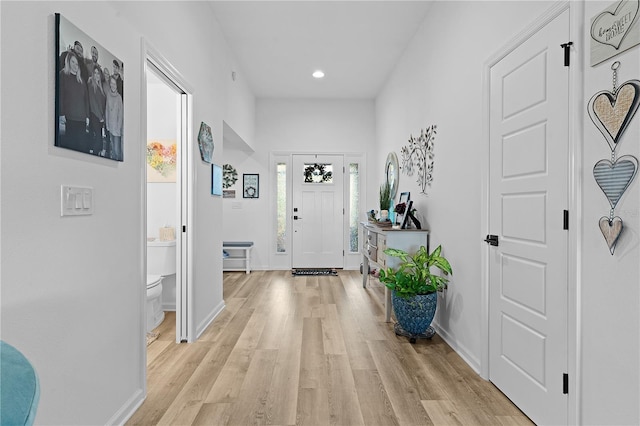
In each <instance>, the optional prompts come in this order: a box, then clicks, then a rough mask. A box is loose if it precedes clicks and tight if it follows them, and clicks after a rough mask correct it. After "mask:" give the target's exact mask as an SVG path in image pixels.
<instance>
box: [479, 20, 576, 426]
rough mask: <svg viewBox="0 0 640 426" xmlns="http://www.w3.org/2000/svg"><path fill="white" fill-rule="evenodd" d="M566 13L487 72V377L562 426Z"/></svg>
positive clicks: (533, 414)
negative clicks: (492, 238) (493, 238)
mask: <svg viewBox="0 0 640 426" xmlns="http://www.w3.org/2000/svg"><path fill="white" fill-rule="evenodd" d="M568 38H569V11H568V10H565V11H564V12H563V13H561V14H560V15H559V16H557V17H556V18H555V19H554V20H552V21H551V22H550V23H548V24H546V25H545V26H544V27H542V28H541V29H540V30H539V31H538V32H537V33H535V34H534V35H533V36H532V37H530V38H529V39H527V40H526V41H524V42H523V43H522V44H520V45H519V47H517V48H516V49H515V50H513V51H512V52H511V53H509V54H508V55H507V56H505V57H504V58H503V59H502V60H501V61H499V62H498V63H497V64H495V65H494V66H493V67H491V69H490V84H491V89H490V96H491V99H490V111H491V112H490V168H489V170H490V172H489V174H490V176H489V223H490V228H491V229H490V231H489V232H490V233H492V234H496V235H497V237H498V242H499V245H498V246H490V248H489V280H490V284H489V286H490V288H489V340H490V342H489V378H490V380H491V381H492V382H493V383H494V384H495V385H496V386H498V388H500V389H501V390H502V392H504V393H505V395H507V396H508V397H509V398H510V399H511V400H512V401H513V402H514V403H515V404H516V405H517V406H518V407H519V408H520V409H521V410H522V411H523V412H524V413H525V414H526V415H527V416H529V417H530V418H531V419H532V420H533V421H534V422H536V423H537V424H554V425H559V424H566V423H567V409H568V408H567V403H568V399H567V395H565V394H564V393H563V378H564V377H563V374H564V373H566V372H567V356H568V354H567V315H566V312H567V236H568V231H566V230H565V229H564V221H563V218H564V214H563V213H564V210H565V209H566V208H567V205H568V180H567V169H568V160H567V158H568V138H569V134H568V121H569V120H568V118H569V109H568V99H569V71H568V67H565V66H564V52H563V50H562V49H561V48H560V44H561V43H566V42H567V41H568Z"/></svg>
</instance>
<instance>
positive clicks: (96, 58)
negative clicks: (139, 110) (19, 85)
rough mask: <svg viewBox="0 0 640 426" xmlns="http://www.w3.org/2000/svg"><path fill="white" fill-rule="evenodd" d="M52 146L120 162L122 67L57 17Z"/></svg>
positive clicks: (67, 22)
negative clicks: (53, 136)
mask: <svg viewBox="0 0 640 426" xmlns="http://www.w3.org/2000/svg"><path fill="white" fill-rule="evenodd" d="M55 43H56V47H55V55H56V57H55V63H56V66H55V73H56V76H55V81H56V86H55V146H58V147H61V148H67V149H71V150H74V151H79V152H83V153H85V154H91V155H96V156H99V157H104V158H109V159H111V160H115V161H123V159H124V157H123V146H124V131H123V130H124V103H123V96H124V95H123V93H124V79H123V77H122V74H123V70H124V63H123V62H122V61H121V60H120V59H118V58H117V57H116V56H115V55H114V54H112V53H111V52H109V51H108V50H107V49H105V48H104V47H103V46H102V45H101V44H100V43H98V42H97V41H95V40H94V39H93V38H91V37H90V36H88V35H87V34H85V33H84V32H83V31H82V30H80V29H79V28H78V27H76V26H75V25H74V24H72V23H71V22H69V21H68V20H67V19H66V18H64V17H63V16H62V15H60V14H59V13H56V14H55Z"/></svg>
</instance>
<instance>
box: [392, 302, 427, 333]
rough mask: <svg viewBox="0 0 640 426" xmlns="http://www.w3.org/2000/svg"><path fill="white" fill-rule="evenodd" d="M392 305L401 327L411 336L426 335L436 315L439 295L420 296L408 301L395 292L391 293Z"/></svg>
mask: <svg viewBox="0 0 640 426" xmlns="http://www.w3.org/2000/svg"><path fill="white" fill-rule="evenodd" d="M391 303H392V305H393V311H394V312H395V314H396V319H397V320H398V323H399V324H400V326H401V327H402V328H403V329H404V331H406V332H407V333H409V334H412V335H421V334H425V333H426V331H427V329H428V328H429V326H430V325H431V321H433V317H434V315H435V313H436V307H437V303H438V293H436V292H433V293H429V294H419V295H416V296H413V297H409V298H407V299H405V298H403V297H400V296H398V295H397V294H396V292H395V291H393V292H392V293H391Z"/></svg>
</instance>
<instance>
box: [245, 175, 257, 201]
mask: <svg viewBox="0 0 640 426" xmlns="http://www.w3.org/2000/svg"><path fill="white" fill-rule="evenodd" d="M242 198H260V175H259V174H252V173H244V174H243V175H242Z"/></svg>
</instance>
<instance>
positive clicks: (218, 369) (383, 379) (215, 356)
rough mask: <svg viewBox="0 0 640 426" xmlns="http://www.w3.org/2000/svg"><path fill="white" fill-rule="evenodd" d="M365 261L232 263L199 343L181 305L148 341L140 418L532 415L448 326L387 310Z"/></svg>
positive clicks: (464, 420)
mask: <svg viewBox="0 0 640 426" xmlns="http://www.w3.org/2000/svg"><path fill="white" fill-rule="evenodd" d="M361 282H362V281H361V275H360V274H359V273H358V271H340V272H339V275H338V277H292V276H291V273H290V272H289V271H269V272H266V271H256V272H252V273H251V274H250V275H246V274H244V273H225V274H224V300H225V302H226V304H227V307H226V309H225V310H224V311H223V313H222V314H221V315H220V316H219V317H218V318H217V319H216V320H215V321H214V322H213V324H212V325H211V326H210V327H209V328H208V329H207V330H206V331H205V332H204V333H203V335H202V336H201V337H200V339H199V340H198V342H196V343H193V344H180V345H177V344H175V343H174V340H175V329H174V324H175V323H174V319H175V316H174V315H168V316H167V317H168V318H167V319H166V320H165V322H164V323H163V324H162V325H161V327H160V330H159V331H160V336H159V338H158V340H156V341H155V342H153V343H152V344H151V345H150V346H149V347H148V372H147V383H148V385H147V386H148V389H147V392H148V396H147V399H146V401H145V402H144V403H143V405H142V406H141V407H140V408H139V409H138V411H137V412H136V414H135V415H134V416H133V417H132V418H131V419H130V421H129V422H128V423H127V424H129V425H155V424H171V425H218V424H226V425H246V424H276V425H294V424H308V425H325V424H339V425H358V424H365V425H393V424H400V425H405V424H406V425H429V424H436V425H439V424H447V425H450V424H461V425H498V424H504V425H527V424H531V422H530V421H529V419H528V418H526V417H525V416H524V415H523V414H522V413H521V412H520V411H519V410H518V409H517V408H516V407H515V406H514V405H513V404H512V403H511V402H510V401H509V400H508V399H507V398H506V397H505V396H504V395H502V393H500V392H499V391H498V390H497V389H496V388H495V387H494V386H493V385H492V384H491V383H489V382H486V381H484V380H482V379H481V378H480V377H479V376H478V375H477V374H476V373H475V372H474V371H473V370H472V369H471V368H469V366H468V365H467V364H466V363H465V362H464V361H463V360H462V359H461V358H460V357H459V356H458V355H457V354H456V353H455V352H454V351H453V350H452V349H451V348H450V347H449V346H448V345H447V344H446V343H445V342H444V341H443V340H442V339H441V338H440V337H439V336H438V335H436V336H435V337H434V338H433V340H431V341H428V340H425V341H418V342H417V343H416V344H414V345H412V344H410V343H409V342H408V341H407V339H405V338H400V337H396V336H395V334H394V333H393V325H392V324H388V323H385V322H384V309H383V304H382V303H383V302H382V301H383V295H384V287H382V285H381V284H380V283H379V282H378V281H377V280H370V283H371V284H370V286H369V287H368V288H367V289H363V288H362V285H361Z"/></svg>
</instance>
